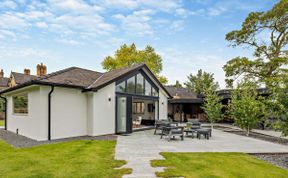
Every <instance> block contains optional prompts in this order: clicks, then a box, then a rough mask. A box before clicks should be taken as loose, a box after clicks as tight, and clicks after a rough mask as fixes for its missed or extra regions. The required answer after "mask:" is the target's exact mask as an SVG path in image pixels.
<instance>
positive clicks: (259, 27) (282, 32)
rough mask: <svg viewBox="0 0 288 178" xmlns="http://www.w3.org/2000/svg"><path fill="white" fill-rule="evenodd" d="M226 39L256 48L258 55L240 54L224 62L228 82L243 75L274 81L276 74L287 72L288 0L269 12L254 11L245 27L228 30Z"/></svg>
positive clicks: (268, 81)
mask: <svg viewBox="0 0 288 178" xmlns="http://www.w3.org/2000/svg"><path fill="white" fill-rule="evenodd" d="M267 34H268V35H269V36H267ZM226 40H227V41H229V42H230V43H231V45H232V46H233V47H236V46H247V47H252V48H253V49H254V59H249V58H247V57H236V58H234V59H231V60H230V61H228V62H227V63H226V65H224V67H223V69H224V71H225V73H226V77H227V79H226V82H227V85H228V86H230V87H231V86H232V85H233V82H234V81H235V80H236V79H237V78H239V77H240V76H242V77H243V76H244V77H248V78H249V77H254V78H257V80H258V82H260V83H263V84H266V86H270V85H272V84H273V82H274V81H273V79H274V78H277V77H278V76H279V75H282V74H283V73H284V74H285V73H286V72H287V64H288V51H287V43H288V0H280V1H279V2H278V3H277V4H276V5H274V7H273V8H272V9H271V10H269V11H266V12H251V13H250V14H249V15H248V17H247V18H246V19H245V21H244V22H243V23H242V27H241V29H239V30H234V31H231V32H230V33H228V34H226ZM271 82H272V83H271Z"/></svg>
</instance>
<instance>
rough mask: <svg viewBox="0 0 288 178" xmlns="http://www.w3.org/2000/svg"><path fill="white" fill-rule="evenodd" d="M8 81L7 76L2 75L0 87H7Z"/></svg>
mask: <svg viewBox="0 0 288 178" xmlns="http://www.w3.org/2000/svg"><path fill="white" fill-rule="evenodd" d="M8 81H9V78H6V77H2V78H0V87H1V88H2V87H3V88H4V87H8Z"/></svg>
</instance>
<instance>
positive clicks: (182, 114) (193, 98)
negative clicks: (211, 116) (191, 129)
mask: <svg viewBox="0 0 288 178" xmlns="http://www.w3.org/2000/svg"><path fill="white" fill-rule="evenodd" d="M165 88H166V90H167V91H168V92H169V93H170V95H171V96H173V98H172V99H169V100H168V117H169V118H170V119H172V120H173V121H175V122H187V121H188V120H189V119H199V120H200V121H206V116H205V114H204V111H203V109H202V108H201V106H202V104H203V98H202V97H201V96H199V95H197V94H196V93H194V92H192V91H189V90H188V89H186V88H177V87H175V86H166V87H165Z"/></svg>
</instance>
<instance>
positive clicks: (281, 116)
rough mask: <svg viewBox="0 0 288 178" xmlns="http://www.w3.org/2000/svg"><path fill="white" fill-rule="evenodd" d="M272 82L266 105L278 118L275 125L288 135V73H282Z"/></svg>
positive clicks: (283, 134)
mask: <svg viewBox="0 0 288 178" xmlns="http://www.w3.org/2000/svg"><path fill="white" fill-rule="evenodd" d="M271 83H273V85H271V87H270V88H269V89H270V90H269V93H270V96H269V97H268V98H267V99H266V105H267V106H268V107H267V108H268V109H269V110H268V111H269V113H270V115H271V116H273V117H274V118H277V121H276V123H275V124H274V127H275V128H276V129H277V130H281V131H282V136H288V113H287V110H288V75H282V76H281V77H279V78H278V80H275V79H274V80H273V82H271Z"/></svg>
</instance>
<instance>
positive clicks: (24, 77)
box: [12, 72, 37, 85]
mask: <svg viewBox="0 0 288 178" xmlns="http://www.w3.org/2000/svg"><path fill="white" fill-rule="evenodd" d="M12 75H13V77H14V79H15V82H16V84H17V85H18V84H22V83H25V82H28V81H30V80H33V79H37V76H35V75H26V74H21V73H18V72H12Z"/></svg>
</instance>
